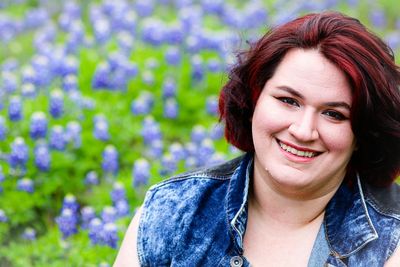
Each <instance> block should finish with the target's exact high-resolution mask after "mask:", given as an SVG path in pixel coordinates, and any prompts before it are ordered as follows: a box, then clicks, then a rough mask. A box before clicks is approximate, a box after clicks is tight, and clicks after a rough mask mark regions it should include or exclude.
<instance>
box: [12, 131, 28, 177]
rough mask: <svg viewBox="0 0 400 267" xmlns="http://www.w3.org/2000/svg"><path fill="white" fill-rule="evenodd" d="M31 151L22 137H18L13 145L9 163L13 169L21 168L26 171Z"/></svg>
mask: <svg viewBox="0 0 400 267" xmlns="http://www.w3.org/2000/svg"><path fill="white" fill-rule="evenodd" d="M28 157H29V151H28V146H27V145H26V144H25V141H24V139H23V138H22V137H16V138H15V139H14V141H13V142H12V144H11V153H10V157H9V163H10V166H11V167H12V168H18V167H21V168H22V169H25V167H26V163H27V161H28Z"/></svg>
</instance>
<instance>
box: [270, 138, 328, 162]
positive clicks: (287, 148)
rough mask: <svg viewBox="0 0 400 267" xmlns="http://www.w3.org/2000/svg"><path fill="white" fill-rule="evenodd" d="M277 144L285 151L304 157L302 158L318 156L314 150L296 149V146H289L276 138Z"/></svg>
mask: <svg viewBox="0 0 400 267" xmlns="http://www.w3.org/2000/svg"><path fill="white" fill-rule="evenodd" d="M277 141H278V144H279V146H280V147H281V148H282V149H283V150H285V151H286V152H288V153H290V154H292V155H295V156H298V157H304V158H313V157H316V156H318V155H319V154H320V153H319V152H314V151H310V150H302V149H298V148H294V147H292V146H289V145H287V144H284V143H282V142H281V141H279V140H277Z"/></svg>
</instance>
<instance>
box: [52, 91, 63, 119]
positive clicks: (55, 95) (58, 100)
mask: <svg viewBox="0 0 400 267" xmlns="http://www.w3.org/2000/svg"><path fill="white" fill-rule="evenodd" d="M49 111H50V114H51V116H53V118H59V117H61V116H62V114H63V113H64V94H63V92H62V91H61V90H59V89H56V90H53V91H52V92H51V93H50V107H49Z"/></svg>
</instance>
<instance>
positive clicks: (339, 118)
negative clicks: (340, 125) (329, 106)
mask: <svg viewBox="0 0 400 267" xmlns="http://www.w3.org/2000/svg"><path fill="white" fill-rule="evenodd" d="M324 114H325V115H327V116H329V117H331V118H332V119H334V120H337V121H343V120H345V119H347V118H346V116H344V115H343V114H342V113H340V112H337V111H334V110H327V111H325V112H324Z"/></svg>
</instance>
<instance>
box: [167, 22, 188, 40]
mask: <svg viewBox="0 0 400 267" xmlns="http://www.w3.org/2000/svg"><path fill="white" fill-rule="evenodd" d="M183 39H184V33H183V29H182V28H181V26H180V25H179V24H174V25H170V26H169V27H167V28H166V32H165V34H164V42H166V43H168V44H175V45H178V44H181V43H182V42H183Z"/></svg>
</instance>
